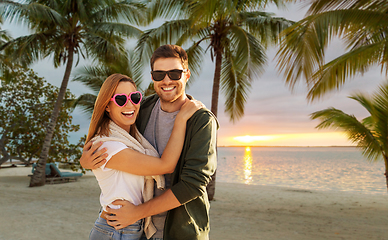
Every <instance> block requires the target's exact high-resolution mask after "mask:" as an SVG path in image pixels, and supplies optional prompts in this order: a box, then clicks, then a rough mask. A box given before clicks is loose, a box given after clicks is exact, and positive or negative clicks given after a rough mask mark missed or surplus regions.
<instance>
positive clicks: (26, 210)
mask: <svg viewBox="0 0 388 240" xmlns="http://www.w3.org/2000/svg"><path fill="white" fill-rule="evenodd" d="M30 172H31V168H26V167H20V166H19V167H17V168H3V169H0V203H1V206H0V213H1V214H0V239H1V240H17V239H22V240H24V239H29V240H33V239H39V240H45V239H56V240H62V239H63V240H68V239H72V240H78V239H88V236H89V232H90V229H91V228H92V226H93V223H94V221H95V219H96V218H97V215H98V211H99V202H98V199H99V194H100V190H99V187H98V185H97V182H96V180H95V178H94V176H93V174H91V173H90V172H89V173H87V174H86V175H85V176H83V177H81V178H80V179H79V180H78V181H77V182H70V183H61V184H51V185H45V186H43V187H36V188H29V187H28V184H29V177H27V175H28V174H30ZM387 200H388V194H381V195H370V194H363V193H348V192H338V191H309V190H302V189H293V188H283V187H274V186H254V185H244V184H231V183H217V185H216V196H215V200H214V201H212V202H211V210H210V211H211V213H210V217H211V233H210V239H212V240H224V239H279V240H281V239H287V240H293V239H295V240H303V239H309V240H310V239H314V240H316V239H352V240H353V239H356V240H357V239H360V240H365V239H368V240H369V239H388V225H387V223H388V201H387Z"/></svg>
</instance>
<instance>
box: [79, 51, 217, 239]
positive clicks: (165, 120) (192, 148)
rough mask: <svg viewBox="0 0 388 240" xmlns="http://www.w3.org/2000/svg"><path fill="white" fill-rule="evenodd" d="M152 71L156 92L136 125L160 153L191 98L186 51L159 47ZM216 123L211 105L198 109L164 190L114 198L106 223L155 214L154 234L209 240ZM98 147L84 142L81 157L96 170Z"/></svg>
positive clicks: (119, 225)
mask: <svg viewBox="0 0 388 240" xmlns="http://www.w3.org/2000/svg"><path fill="white" fill-rule="evenodd" d="M151 70H152V71H151V75H152V80H153V83H154V88H155V91H156V95H152V96H150V97H148V98H147V99H145V100H144V101H143V102H142V104H141V107H140V112H139V116H138V119H137V121H136V123H137V124H136V125H137V127H138V129H139V131H140V132H141V133H142V134H143V135H144V136H145V138H146V139H147V140H148V141H149V142H150V143H151V144H152V145H153V146H154V147H155V148H156V149H157V151H158V152H159V154H160V155H161V154H162V153H163V150H164V148H165V146H166V144H167V141H168V139H169V137H170V134H171V131H172V127H173V125H174V121H175V116H176V115H177V114H178V112H179V109H180V108H181V106H182V105H183V103H184V102H185V100H187V98H191V97H190V96H188V95H186V93H185V87H186V83H187V81H188V80H189V78H190V70H189V69H188V59H187V54H186V52H185V51H184V50H183V49H182V48H181V47H179V46H175V45H164V46H161V47H159V48H158V49H156V50H155V52H154V53H153V55H152V57H151ZM217 128H218V123H217V120H216V118H215V116H214V115H213V114H212V113H211V112H210V111H209V110H207V109H201V110H198V111H197V112H196V113H195V114H194V115H193V116H192V117H191V119H189V120H188V121H187V129H186V137H185V143H184V146H183V149H182V153H181V156H180V159H179V161H178V163H177V166H176V168H175V171H174V172H173V173H172V174H171V175H166V188H167V190H166V191H164V192H160V191H158V190H156V192H155V195H156V196H157V197H155V198H154V199H152V200H150V201H148V202H146V203H143V204H141V205H138V206H134V205H132V204H131V203H129V202H127V201H120V200H117V201H115V204H117V205H122V207H121V208H120V209H109V210H108V213H110V214H112V215H111V216H106V219H107V220H108V223H109V224H110V225H112V226H114V227H115V228H116V229H120V228H122V227H125V226H127V225H129V224H132V223H133V222H136V221H137V220H139V219H142V218H145V217H147V216H153V222H154V224H155V226H156V228H157V230H158V231H157V232H156V233H155V235H154V236H153V239H165V240H169V239H179V240H187V239H209V231H210V225H209V208H210V204H209V202H208V196H207V192H206V186H207V184H208V183H209V181H210V179H211V175H212V174H213V173H214V171H215V169H216V164H217V163H216V130H217ZM99 146H100V145H98V144H96V146H94V147H92V148H91V149H90V150H89V151H88V149H89V148H90V144H89V143H88V144H86V145H85V148H84V154H83V155H82V158H81V165H82V166H83V167H84V168H91V169H94V168H96V167H99V166H101V165H102V164H103V163H104V161H105V160H102V159H103V158H104V157H105V155H104V154H103V152H104V151H103V150H100V151H97V152H96V151H95V150H96V149H97V148H98V147H99ZM93 152H94V154H93ZM101 160H102V161H101ZM139 161H141V159H139ZM167 211H168V212H167ZM166 212H167V213H166Z"/></svg>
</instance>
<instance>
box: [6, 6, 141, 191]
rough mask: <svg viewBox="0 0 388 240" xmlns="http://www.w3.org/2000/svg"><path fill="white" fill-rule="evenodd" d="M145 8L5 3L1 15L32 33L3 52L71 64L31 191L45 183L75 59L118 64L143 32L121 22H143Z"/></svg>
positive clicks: (30, 59) (25, 60)
mask: <svg viewBox="0 0 388 240" xmlns="http://www.w3.org/2000/svg"><path fill="white" fill-rule="evenodd" d="M143 9H144V5H143V4H138V3H135V2H132V1H122V2H118V1H115V0H105V1H83V0H78V1H76V0H68V1H65V0H51V1H49V0H27V1H26V2H25V3H19V2H16V1H15V2H14V1H11V0H1V2H0V13H1V15H2V16H4V17H5V18H6V19H9V20H10V21H13V20H18V21H19V22H21V23H23V24H27V25H28V27H29V28H30V29H31V31H32V34H30V35H27V36H22V37H19V38H16V39H14V40H12V41H10V42H8V44H5V46H4V47H3V48H11V49H12V50H14V55H13V56H14V59H16V60H18V62H20V63H21V64H23V65H29V64H31V63H32V62H34V61H37V60H40V59H43V58H46V57H48V56H51V57H52V59H53V61H54V67H58V66H60V65H61V64H66V70H65V73H64V76H63V80H62V84H61V87H60V92H59V94H58V98H57V101H56V103H55V107H54V110H53V112H52V115H51V118H50V122H49V123H48V127H47V134H46V136H45V140H44V143H43V147H42V151H41V154H40V157H39V162H38V166H37V169H36V171H35V172H34V175H33V176H32V178H31V182H30V187H33V186H42V185H44V184H45V174H44V173H45V164H46V161H47V156H48V152H49V149H50V143H51V139H52V136H53V130H54V128H55V125H56V121H57V117H58V115H59V112H60V108H61V105H62V101H63V98H64V95H65V92H66V88H67V85H68V81H69V77H70V74H71V70H72V67H73V64H74V55H78V60H79V58H80V56H82V57H90V58H92V59H104V60H105V61H110V62H115V61H116V60H118V59H121V58H122V57H123V56H124V52H125V50H124V43H125V38H127V37H133V36H138V35H139V34H140V33H141V31H140V30H139V29H137V28H135V27H133V26H131V25H128V24H124V23H121V22H120V21H121V20H124V19H125V20H127V21H128V22H130V23H135V24H138V23H140V21H141V20H142V18H143V14H142V10H143Z"/></svg>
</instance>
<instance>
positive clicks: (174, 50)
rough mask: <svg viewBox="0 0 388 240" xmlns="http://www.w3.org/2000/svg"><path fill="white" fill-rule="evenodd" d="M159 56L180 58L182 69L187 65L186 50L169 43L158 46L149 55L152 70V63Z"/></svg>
mask: <svg viewBox="0 0 388 240" xmlns="http://www.w3.org/2000/svg"><path fill="white" fill-rule="evenodd" d="M159 58H178V59H180V60H181V63H182V67H183V68H184V69H187V68H188V67H189V62H188V58H187V53H186V51H185V50H184V49H183V48H181V47H180V46H177V45H170V44H169V45H163V46H160V47H158V48H157V49H156V50H155V52H154V53H153V54H152V57H151V61H150V64H151V70H154V63H155V61H156V60H158V59H159Z"/></svg>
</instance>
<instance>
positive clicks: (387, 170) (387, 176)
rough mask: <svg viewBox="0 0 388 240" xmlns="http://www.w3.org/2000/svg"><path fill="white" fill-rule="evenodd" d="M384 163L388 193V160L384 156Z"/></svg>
mask: <svg viewBox="0 0 388 240" xmlns="http://www.w3.org/2000/svg"><path fill="white" fill-rule="evenodd" d="M384 163H385V173H384V175H385V182H386V184H387V192H388V158H387V157H385V156H384Z"/></svg>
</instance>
